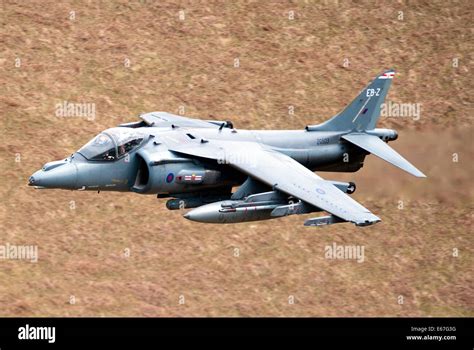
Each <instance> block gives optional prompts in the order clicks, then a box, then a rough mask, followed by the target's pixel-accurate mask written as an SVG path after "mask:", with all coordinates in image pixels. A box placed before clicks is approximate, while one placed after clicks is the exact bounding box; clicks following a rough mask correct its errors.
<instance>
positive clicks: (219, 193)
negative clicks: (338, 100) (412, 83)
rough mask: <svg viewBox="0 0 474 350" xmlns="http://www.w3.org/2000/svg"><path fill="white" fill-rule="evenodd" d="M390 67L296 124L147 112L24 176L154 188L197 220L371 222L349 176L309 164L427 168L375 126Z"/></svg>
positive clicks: (74, 185)
mask: <svg viewBox="0 0 474 350" xmlns="http://www.w3.org/2000/svg"><path fill="white" fill-rule="evenodd" d="M394 74H395V73H394V71H393V70H387V71H385V72H383V73H382V74H380V75H379V76H377V77H376V78H375V79H374V80H373V81H372V82H371V83H370V84H369V85H368V86H367V87H366V88H364V89H363V90H362V92H361V93H360V94H359V95H358V96H357V97H356V98H355V100H353V101H352V102H351V103H350V104H349V105H348V106H347V107H346V108H345V109H344V110H343V111H342V112H340V113H338V114H337V115H335V116H334V117H332V118H331V119H329V120H327V121H326V122H324V123H322V124H319V125H308V126H306V128H304V129H302V130H240V129H235V128H234V126H233V124H232V122H230V121H216V120H198V119H192V118H186V117H183V116H178V115H173V114H169V113H165V112H152V113H146V114H143V115H141V116H140V118H141V120H140V121H137V122H131V123H126V124H121V125H119V126H118V127H114V128H111V129H107V130H105V131H103V132H101V133H100V134H99V135H97V136H96V137H94V138H93V139H92V140H91V141H89V142H88V143H87V144H86V145H85V146H83V147H82V148H80V149H79V150H78V151H77V152H75V153H74V154H72V155H71V156H70V157H68V158H66V159H64V160H60V161H53V162H50V163H47V164H45V165H44V166H43V168H42V169H41V170H39V171H37V172H35V173H34V174H33V175H32V176H31V177H30V179H29V185H30V186H34V187H36V188H59V189H70V190H94V191H123V192H127V191H132V192H136V193H140V194H155V195H157V197H158V198H168V201H167V203H166V206H167V208H168V209H170V210H175V209H186V208H194V209H192V210H190V211H188V212H186V213H185V214H184V217H185V218H187V219H189V220H193V221H198V222H205V223H237V222H247V221H256V220H266V219H273V218H278V217H282V216H286V215H293V214H307V213H312V212H321V211H324V212H326V213H327V215H326V214H323V216H319V217H315V218H311V219H308V220H306V221H305V223H304V224H305V225H306V226H321V225H329V224H334V223H340V222H352V223H354V224H355V225H357V226H367V225H372V224H374V223H376V222H379V221H380V219H379V218H378V217H377V216H376V215H374V214H372V213H371V212H370V211H369V210H368V209H366V208H365V207H363V206H362V205H361V204H359V203H358V202H356V201H355V200H353V199H352V198H351V197H349V196H348V194H351V193H353V192H354V190H355V184H354V183H352V182H349V183H346V182H338V181H329V180H324V179H322V178H321V177H319V176H318V175H316V174H315V173H314V171H331V172H355V171H357V170H359V169H360V168H361V167H362V166H363V162H364V158H365V156H366V155H368V154H374V155H376V156H377V157H380V158H382V159H383V160H385V161H387V162H389V163H391V164H393V165H395V166H397V167H399V168H400V169H402V170H405V171H406V172H408V173H410V174H412V175H414V176H417V177H425V175H424V174H423V173H422V172H420V171H419V170H418V169H416V168H415V167H414V166H413V165H412V164H410V163H409V162H408V161H407V160H406V159H405V158H403V157H402V156H401V155H399V154H398V153H397V152H396V151H394V150H393V149H392V148H391V147H390V146H388V145H387V142H388V141H393V140H396V139H397V136H398V135H397V132H396V131H395V130H390V129H379V128H375V126H376V123H377V120H378V118H379V116H380V108H381V104H382V103H383V101H384V99H385V96H386V95H387V92H388V89H389V87H390V84H391V81H392V78H393V76H394ZM237 186H238V188H237ZM233 188H237V189H236V190H235V191H234V192H233Z"/></svg>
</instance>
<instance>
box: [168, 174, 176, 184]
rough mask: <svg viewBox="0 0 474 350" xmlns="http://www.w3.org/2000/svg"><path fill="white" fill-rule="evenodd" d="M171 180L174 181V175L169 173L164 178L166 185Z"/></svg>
mask: <svg viewBox="0 0 474 350" xmlns="http://www.w3.org/2000/svg"><path fill="white" fill-rule="evenodd" d="M173 179H174V174H173V173H169V174H168V175H167V176H166V182H167V183H170V182H172V181H173Z"/></svg>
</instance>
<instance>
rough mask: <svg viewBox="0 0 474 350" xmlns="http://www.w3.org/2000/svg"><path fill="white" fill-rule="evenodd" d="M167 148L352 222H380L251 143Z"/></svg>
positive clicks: (345, 197) (329, 185)
mask: <svg viewBox="0 0 474 350" xmlns="http://www.w3.org/2000/svg"><path fill="white" fill-rule="evenodd" d="M168 146H169V148H170V150H171V151H175V152H178V153H182V154H187V155H192V156H196V157H204V158H210V159H215V160H217V161H218V163H221V164H229V165H231V166H232V167H234V168H236V169H238V170H240V171H242V172H244V173H246V174H248V175H250V176H252V177H254V178H256V179H258V180H260V181H261V182H263V183H265V184H267V185H270V186H272V187H273V188H274V189H278V190H280V191H282V192H285V193H287V194H289V195H293V196H295V197H297V198H299V199H301V200H303V201H305V202H307V203H309V204H312V205H313V206H315V207H318V208H321V209H323V210H325V211H327V212H329V213H331V214H333V215H334V216H336V217H338V218H340V219H343V220H345V221H350V222H353V223H355V224H356V225H370V224H373V223H376V222H378V221H380V219H379V218H378V217H377V216H375V215H374V214H372V213H371V212H370V211H369V210H368V209H366V208H364V207H363V206H362V205H360V204H359V203H358V202H356V201H355V200H353V199H352V198H351V197H349V196H348V195H346V194H345V193H343V192H342V191H341V190H339V189H338V188H337V187H335V186H334V185H333V184H332V183H330V182H328V181H325V180H324V179H322V178H321V177H319V176H318V175H316V174H315V173H313V172H312V171H311V170H309V169H307V168H306V167H304V166H303V165H301V164H300V163H298V162H297V161H295V160H293V159H292V158H290V157H288V156H287V155H285V154H282V153H280V152H277V151H274V150H271V149H268V148H264V147H263V146H262V145H260V144H258V143H255V142H235V141H217V140H209V141H207V140H202V141H199V140H195V142H189V143H186V144H178V143H174V144H173V142H171V143H168Z"/></svg>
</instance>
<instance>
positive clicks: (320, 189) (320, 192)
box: [316, 188, 326, 194]
mask: <svg viewBox="0 0 474 350" xmlns="http://www.w3.org/2000/svg"><path fill="white" fill-rule="evenodd" d="M316 192H318V193H319V194H326V191H324V190H323V189H322V188H317V189H316Z"/></svg>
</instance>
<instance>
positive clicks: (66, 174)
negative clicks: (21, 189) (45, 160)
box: [28, 162, 77, 189]
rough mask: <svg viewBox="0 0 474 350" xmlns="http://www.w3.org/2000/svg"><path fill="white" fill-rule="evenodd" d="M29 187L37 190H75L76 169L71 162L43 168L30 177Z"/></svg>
mask: <svg viewBox="0 0 474 350" xmlns="http://www.w3.org/2000/svg"><path fill="white" fill-rule="evenodd" d="M28 185H29V186H35V187H38V188H64V189H75V188H77V167H76V165H75V164H74V163H72V162H64V163H62V164H61V165H60V166H55V167H49V168H48V167H44V168H43V169H41V170H38V171H37V172H35V173H34V174H33V175H31V176H30V178H29V180H28Z"/></svg>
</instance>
